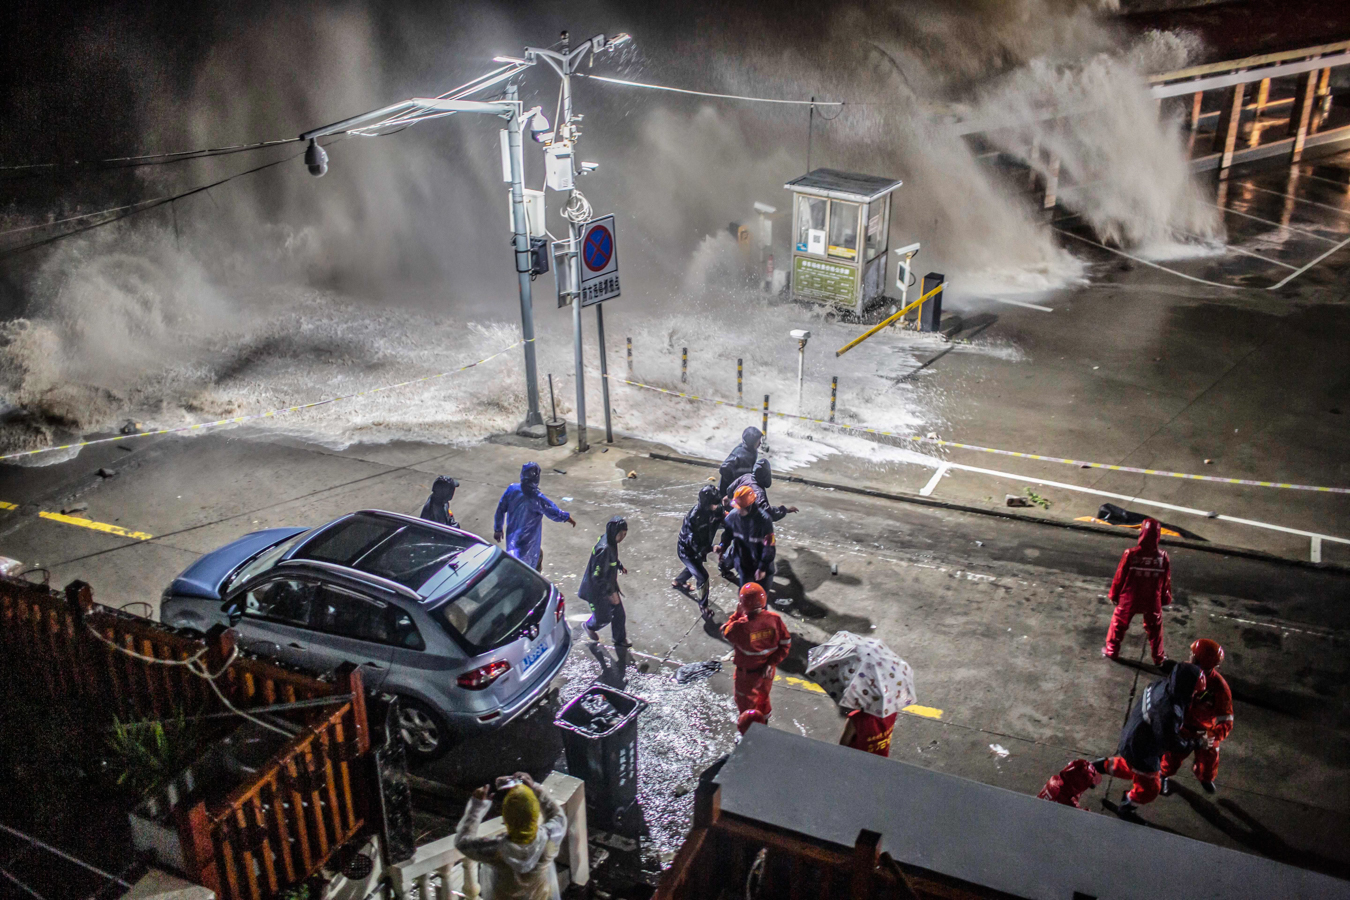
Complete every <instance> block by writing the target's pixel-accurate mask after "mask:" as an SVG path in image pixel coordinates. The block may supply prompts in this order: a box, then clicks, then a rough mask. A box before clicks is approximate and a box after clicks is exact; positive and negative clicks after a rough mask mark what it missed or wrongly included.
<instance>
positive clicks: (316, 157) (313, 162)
mask: <svg viewBox="0 0 1350 900" xmlns="http://www.w3.org/2000/svg"><path fill="white" fill-rule="evenodd" d="M305 165H306V166H307V167H308V168H309V174H311V175H313V176H314V177H315V178H318V177H320V176H321V175H323V174H324V173H325V172H327V171H328V151H327V150H325V149H323V147H320V146H319V142H318V141H316V140H315V139H314V138H310V139H309V146H308V147H306V148H305Z"/></svg>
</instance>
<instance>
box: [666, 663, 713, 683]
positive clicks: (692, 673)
mask: <svg viewBox="0 0 1350 900" xmlns="http://www.w3.org/2000/svg"><path fill="white" fill-rule="evenodd" d="M720 671H722V663H721V662H720V661H718V660H715V659H710V660H707V661H705V662H696V663H688V664H687V665H683V666H680V668H679V669H678V670H677V671H676V672H675V680H676V681H677V682H679V683H680V684H689V683H690V682H691V681H698V680H700V679H703V678H710V677H711V676H712V675H713V674H715V673H717V672H720Z"/></svg>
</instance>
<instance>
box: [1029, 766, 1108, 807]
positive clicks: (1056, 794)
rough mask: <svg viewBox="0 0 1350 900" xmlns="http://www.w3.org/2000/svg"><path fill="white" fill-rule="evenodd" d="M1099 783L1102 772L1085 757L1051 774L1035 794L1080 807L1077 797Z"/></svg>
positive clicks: (1041, 797)
mask: <svg viewBox="0 0 1350 900" xmlns="http://www.w3.org/2000/svg"><path fill="white" fill-rule="evenodd" d="M1101 783H1102V773H1101V772H1098V771H1097V770H1096V769H1095V768H1093V766H1092V763H1090V762H1088V761H1087V760H1086V759H1075V760H1074V761H1072V762H1071V763H1069V764H1068V765H1067V766H1065V767H1064V768H1062V769H1060V770H1059V772H1058V774H1055V775H1051V776H1050V780H1049V781H1047V782H1046V783H1045V787H1043V788H1041V792H1040V793H1039V794H1037V795H1036V796H1037V797H1039V798H1040V799H1042V800H1049V801H1050V802H1051V803H1059V804H1062V805H1064V806H1072V807H1073V808H1074V809H1082V808H1083V807H1081V806H1079V805H1078V798H1079V797H1081V796H1083V795H1084V794H1086V793H1087V792H1088V791H1090V790H1092V789H1093V788H1095V787H1096V786H1097V785H1099V784H1101Z"/></svg>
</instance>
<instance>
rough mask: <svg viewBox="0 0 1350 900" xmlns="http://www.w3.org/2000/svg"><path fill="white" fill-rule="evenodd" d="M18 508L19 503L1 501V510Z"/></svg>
mask: <svg viewBox="0 0 1350 900" xmlns="http://www.w3.org/2000/svg"><path fill="white" fill-rule="evenodd" d="M18 508H19V505H18V504H17V503H6V502H5V501H3V500H0V509H18Z"/></svg>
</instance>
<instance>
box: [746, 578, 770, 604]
mask: <svg viewBox="0 0 1350 900" xmlns="http://www.w3.org/2000/svg"><path fill="white" fill-rule="evenodd" d="M768 605H769V595H768V594H766V593H764V588H763V587H761V586H760V585H759V584H758V583H756V582H753V581H752V582H750V583H749V584H747V585H746V586H745V587H743V588H741V606H744V607H745V608H746V609H747V610H755V609H763V608H764V607H766V606H768Z"/></svg>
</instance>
